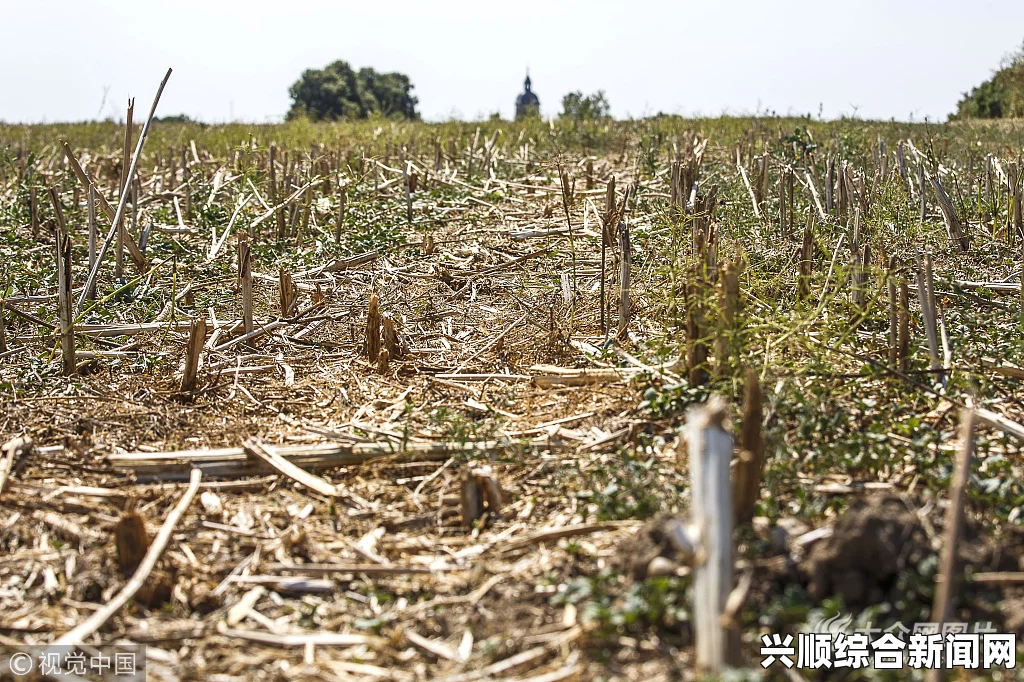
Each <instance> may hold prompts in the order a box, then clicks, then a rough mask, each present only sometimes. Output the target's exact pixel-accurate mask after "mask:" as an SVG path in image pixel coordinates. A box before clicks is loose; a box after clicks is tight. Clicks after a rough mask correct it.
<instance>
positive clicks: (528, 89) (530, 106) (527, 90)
mask: <svg viewBox="0 0 1024 682" xmlns="http://www.w3.org/2000/svg"><path fill="white" fill-rule="evenodd" d="M533 116H540V100H539V99H537V95H535V94H534V92H533V90H532V83H531V82H530V72H529V71H527V72H526V80H525V81H523V93H522V94H521V95H519V97H516V120H517V121H521V120H523V119H524V118H531V117H533Z"/></svg>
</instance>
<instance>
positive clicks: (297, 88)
mask: <svg viewBox="0 0 1024 682" xmlns="http://www.w3.org/2000/svg"><path fill="white" fill-rule="evenodd" d="M412 89H413V86H412V82H411V81H410V80H409V77H408V76H406V75H404V74H401V73H377V72H376V71H374V70H373V69H369V68H363V69H359V71H358V72H357V71H354V70H353V69H352V67H351V66H349V64H348V62H343V61H336V62H334V63H333V64H328V65H327V66H326V67H325V68H323V69H309V70H307V71H304V72H303V73H302V77H301V78H299V80H297V81H295V83H294V84H293V85H292V86H291V88H289V90H288V94H289V95H291V98H292V107H291V109H290V110H289V111H288V118H289V119H294V118H301V117H306V118H309V119H310V120H313V121H337V120H339V119H363V118H369V117H370V116H371V115H372V114H380V115H382V116H386V117H389V118H403V119H410V120H415V119H417V118H419V114H418V113H416V103H417V99H416V98H415V97H413V96H412Z"/></svg>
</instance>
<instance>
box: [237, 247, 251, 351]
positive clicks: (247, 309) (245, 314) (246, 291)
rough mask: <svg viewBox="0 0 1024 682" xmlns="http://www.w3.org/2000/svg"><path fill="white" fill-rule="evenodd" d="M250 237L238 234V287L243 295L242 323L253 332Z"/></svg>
mask: <svg viewBox="0 0 1024 682" xmlns="http://www.w3.org/2000/svg"><path fill="white" fill-rule="evenodd" d="M250 262H251V259H250V250H249V238H248V236H247V235H246V234H245V233H242V234H240V235H238V288H239V291H240V292H241V295H242V324H243V325H244V326H245V333H246V334H251V333H252V269H251V266H250Z"/></svg>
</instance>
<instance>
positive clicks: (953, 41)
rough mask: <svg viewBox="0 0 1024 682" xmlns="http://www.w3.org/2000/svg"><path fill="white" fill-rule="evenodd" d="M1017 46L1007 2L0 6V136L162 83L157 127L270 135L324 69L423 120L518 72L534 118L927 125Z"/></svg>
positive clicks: (12, 2) (1021, 19)
mask: <svg viewBox="0 0 1024 682" xmlns="http://www.w3.org/2000/svg"><path fill="white" fill-rule="evenodd" d="M1022 40H1024V2H1022V1H1021V0H990V1H985V0H974V1H968V0H848V1H847V2H837V1H835V0H813V1H802V0H779V1H775V2H772V1H766V0H734V1H732V2H725V1H719V0H704V1H703V2H697V1H691V0H676V1H675V2H654V1H644V0H631V1H629V2H603V1H601V0H590V1H589V2H566V1H558V0H547V1H546V2H543V1H540V2H534V1H533V0H516V1H514V2H494V1H493V0H490V1H488V0H476V1H475V2H449V1H445V0H418V1H406V0H391V1H387V2H384V1H377V2H374V1H367V0H359V1H358V2H327V1H325V0H324V1H317V0H291V1H289V2H281V1H280V0H278V1H276V2H265V1H264V0H249V1H248V2H242V1H237V0H203V1H196V0H175V1H174V2H168V1H165V0H136V1H134V2H118V1H114V0H86V1H83V0H49V1H48V2H41V1H38V0H0V120H2V121H8V122H39V121H67V120H83V119H90V118H97V117H101V118H102V117H107V116H114V117H116V118H120V117H122V116H123V113H124V105H125V103H126V99H127V97H128V96H130V95H132V96H135V97H136V98H137V99H136V118H139V117H140V113H139V110H140V109H141V110H142V113H141V116H144V115H145V112H146V111H148V109H149V105H150V101H151V99H152V96H153V93H154V91H155V90H156V85H157V83H158V82H159V81H160V78H161V77H162V75H163V73H164V71H165V70H166V68H167V67H168V66H170V67H173V68H174V74H173V75H172V76H171V80H170V81H169V83H168V85H167V89H166V90H165V92H164V96H163V99H162V100H161V104H160V109H159V112H158V114H163V115H169V114H177V113H185V114H188V115H189V116H192V117H194V118H198V119H201V120H205V121H210V122H220V121H225V120H244V121H258V122H264V121H278V120H280V119H281V118H282V117H283V116H284V114H285V112H286V111H287V110H288V106H289V104H290V99H289V97H288V86H289V85H290V84H291V83H292V82H293V81H295V79H296V78H297V77H298V76H299V74H300V73H301V72H302V71H303V69H306V68H319V67H322V66H324V65H326V64H327V63H329V62H331V61H333V60H335V59H345V60H347V61H348V62H349V63H351V64H352V66H353V67H355V68H358V67H362V66H371V67H373V68H375V69H377V70H378V71H402V72H404V73H406V74H408V75H409V76H410V78H411V79H412V82H413V83H414V85H415V94H416V96H418V97H419V108H420V111H421V113H422V115H423V116H424V118H427V119H431V120H436V119H443V118H448V117H450V116H456V117H461V118H481V117H484V116H486V115H488V114H490V113H492V112H495V111H500V112H501V113H502V115H503V116H505V117H510V116H511V114H512V112H513V104H514V101H515V97H516V94H517V93H518V92H519V91H520V89H521V87H522V81H523V76H524V73H525V71H526V68H527V67H529V69H530V74H531V76H532V77H533V84H534V91H535V92H536V93H537V94H538V96H539V97H540V101H541V111H542V113H543V114H544V115H546V116H550V115H554V114H557V113H558V111H559V109H560V101H561V98H562V95H564V94H565V93H566V92H569V91H571V90H583V91H585V92H591V91H594V90H597V89H599V88H600V89H604V90H605V92H606V93H607V96H608V99H609V100H610V101H611V104H612V113H613V114H614V115H615V116H617V117H623V116H643V115H647V114H654V113H657V112H659V111H662V112H667V113H680V114H695V113H702V114H711V115H717V114H721V113H723V112H725V113H753V112H756V111H759V110H760V111H766V110H767V111H776V112H778V113H780V114H785V113H793V114H805V113H811V114H813V115H815V116H816V115H817V114H818V112H819V107H820V108H821V110H822V111H823V113H824V115H825V116H826V117H834V116H839V115H843V114H847V115H852V114H854V113H856V114H857V115H858V116H861V117H865V118H883V119H888V118H897V119H909V118H911V117H913V118H914V119H915V120H922V119H924V117H926V116H928V117H931V119H932V120H935V119H940V120H944V119H945V117H946V115H947V114H949V112H950V111H952V110H953V108H954V107H955V105H956V102H957V99H958V98H959V96H960V93H961V92H963V91H965V90H967V89H969V88H970V87H971V86H973V85H976V84H978V83H979V82H981V81H982V80H984V79H985V78H987V77H988V76H989V75H990V73H991V71H992V70H993V69H994V68H995V67H996V66H997V65H998V63H999V61H1000V59H1001V58H1002V57H1003V56H1004V55H1005V54H1006V53H1008V52H1010V51H1012V50H1014V49H1016V48H1017V47H1019V46H1020V44H1021V42H1022ZM108 89H109V90H108ZM105 90H107V91H108V95H107V97H106V102H105V104H103V105H102V109H101V103H102V102H103V100H104V91H105Z"/></svg>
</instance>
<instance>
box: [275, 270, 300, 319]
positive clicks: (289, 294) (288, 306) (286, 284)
mask: <svg viewBox="0 0 1024 682" xmlns="http://www.w3.org/2000/svg"><path fill="white" fill-rule="evenodd" d="M277 282H278V291H279V293H280V295H281V317H288V316H289V315H291V313H292V309H293V308H295V303H296V302H297V301H298V299H299V290H298V287H296V286H295V281H294V280H293V279H292V276H291V274H290V273H289V272H287V271H286V270H285V269H284V268H281V269H280V270H279V271H278V275H277Z"/></svg>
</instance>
